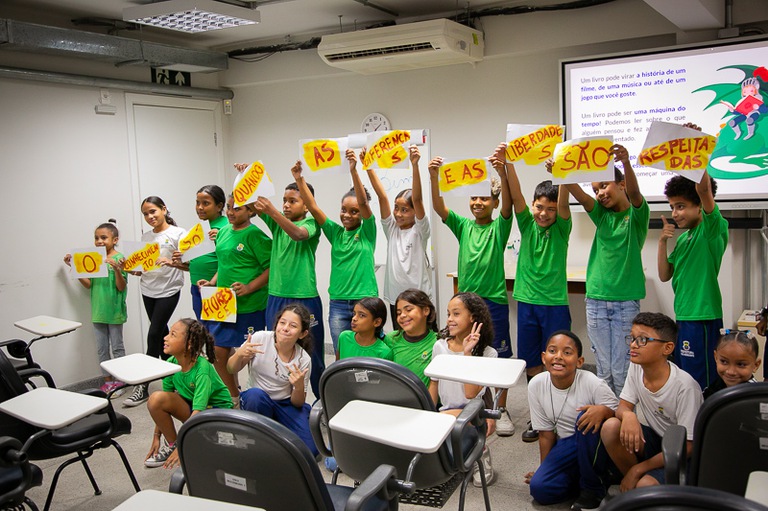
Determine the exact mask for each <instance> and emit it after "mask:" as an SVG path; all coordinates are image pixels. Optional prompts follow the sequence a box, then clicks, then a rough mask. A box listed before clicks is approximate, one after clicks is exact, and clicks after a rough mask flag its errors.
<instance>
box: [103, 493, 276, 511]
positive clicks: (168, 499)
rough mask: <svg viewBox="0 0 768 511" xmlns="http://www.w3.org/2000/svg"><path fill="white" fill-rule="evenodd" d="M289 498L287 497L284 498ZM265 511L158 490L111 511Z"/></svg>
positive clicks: (143, 494) (138, 496)
mask: <svg viewBox="0 0 768 511" xmlns="http://www.w3.org/2000/svg"><path fill="white" fill-rule="evenodd" d="M286 498H287V499H288V498H290V497H289V496H287V497H286ZM172 509H184V511H265V510H264V508H260V507H251V506H241V505H240V504H232V503H230V502H221V501H218V500H208V499H201V498H199V497H190V496H189V495H179V494H178V493H169V492H165V491H158V490H142V491H140V492H139V493H136V494H134V495H131V498H129V499H128V500H126V501H124V502H123V503H122V504H120V505H119V506H117V507H116V508H114V510H113V511H170V510H172Z"/></svg>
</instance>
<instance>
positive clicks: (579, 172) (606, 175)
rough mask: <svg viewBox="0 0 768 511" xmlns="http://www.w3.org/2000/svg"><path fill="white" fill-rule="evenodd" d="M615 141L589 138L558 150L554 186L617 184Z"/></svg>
mask: <svg viewBox="0 0 768 511" xmlns="http://www.w3.org/2000/svg"><path fill="white" fill-rule="evenodd" d="M612 146H613V137H609V138H605V137H585V138H576V139H573V140H568V141H566V142H563V143H561V144H557V146H555V158H554V163H553V165H552V178H553V179H552V182H553V183H554V184H564V183H581V182H585V181H606V180H607V181H613V179H614V173H613V153H612V151H611V147H612Z"/></svg>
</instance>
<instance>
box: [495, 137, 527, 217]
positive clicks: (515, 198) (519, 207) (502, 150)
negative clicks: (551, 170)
mask: <svg viewBox="0 0 768 511" xmlns="http://www.w3.org/2000/svg"><path fill="white" fill-rule="evenodd" d="M506 152H507V144H505V143H501V144H499V145H498V147H497V148H496V152H495V153H494V154H493V156H492V157H491V164H492V165H493V168H495V169H497V172H498V169H499V168H501V167H506V170H507V188H508V189H509V194H510V197H511V199H512V205H513V206H514V208H515V213H522V212H523V210H525V197H523V190H522V188H520V179H518V177H517V172H516V171H515V164H514V163H512V162H507V155H506Z"/></svg>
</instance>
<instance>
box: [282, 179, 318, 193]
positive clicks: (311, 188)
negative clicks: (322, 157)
mask: <svg viewBox="0 0 768 511" xmlns="http://www.w3.org/2000/svg"><path fill="white" fill-rule="evenodd" d="M304 183H306V185H307V188H309V193H311V194H312V197H314V196H315V187H314V186H312V185H311V184H309V183H307V180H306V179H305V180H304ZM285 189H286V190H293V191H294V192H298V191H299V185H297V184H296V183H295V182H294V183H288V186H286V187H285Z"/></svg>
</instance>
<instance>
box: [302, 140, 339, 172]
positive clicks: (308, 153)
mask: <svg viewBox="0 0 768 511" xmlns="http://www.w3.org/2000/svg"><path fill="white" fill-rule="evenodd" d="M301 149H302V154H303V155H304V161H305V162H307V166H308V167H309V170H311V171H312V172H317V171H318V170H326V169H331V168H335V167H338V166H340V165H341V159H342V158H343V157H344V155H343V154H342V149H344V151H346V148H342V147H340V146H339V141H338V140H334V139H332V138H330V139H319V140H310V141H308V142H304V143H303V144H302V145H301Z"/></svg>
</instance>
